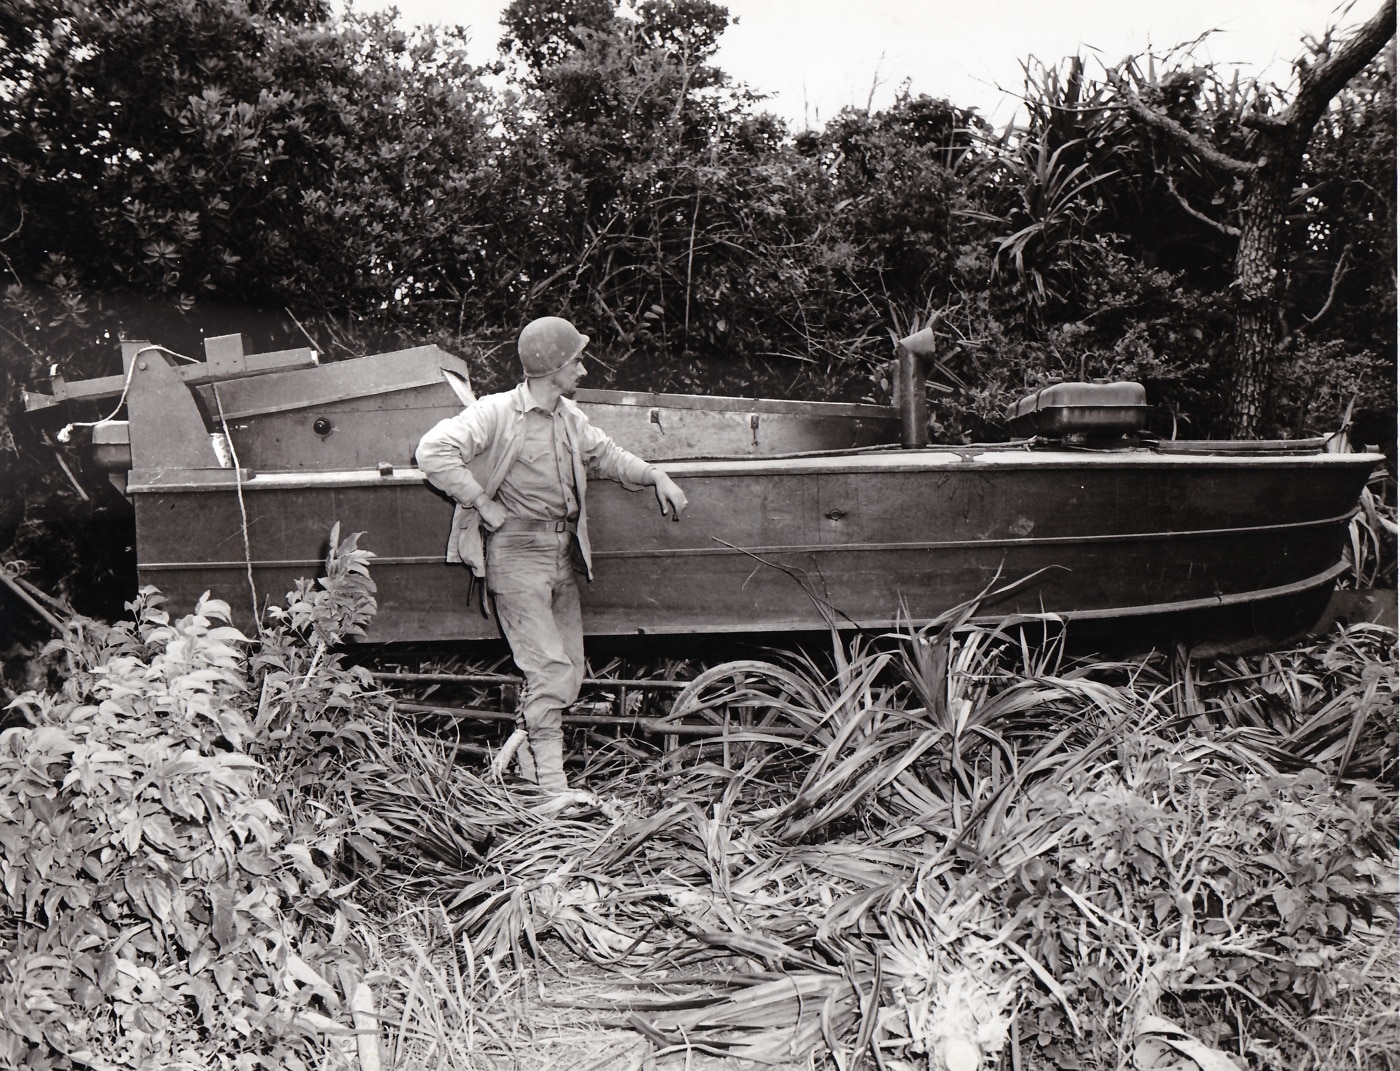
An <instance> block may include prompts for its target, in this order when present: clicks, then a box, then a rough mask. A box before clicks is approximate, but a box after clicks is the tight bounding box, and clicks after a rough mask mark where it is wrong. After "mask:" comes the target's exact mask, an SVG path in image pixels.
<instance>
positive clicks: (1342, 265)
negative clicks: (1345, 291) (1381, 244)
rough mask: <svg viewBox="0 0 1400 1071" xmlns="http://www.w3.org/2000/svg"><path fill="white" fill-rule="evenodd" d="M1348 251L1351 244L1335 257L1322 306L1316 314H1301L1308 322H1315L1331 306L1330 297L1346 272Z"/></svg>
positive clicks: (1334, 295) (1334, 294) (1331, 297)
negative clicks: (1335, 263) (1330, 281)
mask: <svg viewBox="0 0 1400 1071" xmlns="http://www.w3.org/2000/svg"><path fill="white" fill-rule="evenodd" d="M1350 253H1351V246H1347V247H1346V248H1345V249H1343V250H1342V255H1341V256H1339V257H1338V258H1337V266H1336V267H1335V268H1333V269H1332V285H1331V286H1330V287H1328V288H1327V300H1326V301H1324V302H1323V303H1322V308H1320V309H1318V310H1317V315H1316V316H1307V315H1304V316H1303V319H1305V320H1307V321H1308V323H1310V324H1315V323H1317V321H1318V320H1320V319H1322V318H1323V317H1324V316H1325V315H1327V310H1328V309H1330V308H1331V307H1332V299H1333V298H1334V297H1336V296H1337V284H1338V283H1340V282H1341V281H1342V276H1343V275H1344V274H1345V273H1346V268H1347V260H1348V259H1349V254H1350Z"/></svg>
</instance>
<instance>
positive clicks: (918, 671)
mask: <svg viewBox="0 0 1400 1071" xmlns="http://www.w3.org/2000/svg"><path fill="white" fill-rule="evenodd" d="M331 545H332V546H333V547H334V548H335V550H334V553H333V554H332V555H331V558H330V560H329V562H328V565H327V570H326V576H325V578H323V579H322V580H321V581H319V582H315V583H312V582H300V583H298V584H297V585H296V587H295V589H294V590H293V591H292V592H290V593H288V598H287V601H286V604H285V606H284V607H282V608H279V609H276V610H274V611H273V612H272V613H271V614H270V617H269V620H268V622H267V624H266V626H265V627H264V628H263V629H262V630H260V631H259V633H258V634H257V635H256V636H251V637H245V636H244V635H242V634H240V633H238V632H237V631H236V630H234V629H232V628H230V627H229V626H228V625H227V624H226V614H227V606H226V605H225V604H223V603H221V602H220V601H218V600H217V599H212V598H206V599H205V600H204V601H203V602H202V603H201V604H200V606H199V607H198V608H197V609H196V611H195V612H194V613H192V614H190V615H187V616H184V617H181V618H172V617H171V616H170V615H168V614H167V613H166V612H165V611H164V610H162V608H161V603H160V597H159V594H158V593H157V592H154V591H152V590H147V591H144V592H143V593H142V594H141V596H140V598H139V599H138V600H137V601H136V602H135V603H134V604H133V605H132V608H131V609H132V617H131V619H129V620H124V621H121V622H118V623H117V624H115V625H111V626H107V625H103V624H101V623H99V622H95V621H92V620H87V619H80V618H73V619H70V620H69V621H68V622H67V627H66V629H65V633H64V636H63V637H62V638H61V639H60V640H57V641H55V642H54V643H53V644H52V645H51V646H50V648H49V650H48V651H47V652H46V659H47V670H48V673H49V677H50V679H49V680H48V681H46V682H37V683H39V685H40V686H38V687H36V688H34V689H32V690H30V691H28V692H26V693H24V694H22V695H19V696H17V697H16V698H15V699H14V700H13V701H12V702H11V703H10V704H9V707H8V710H7V714H6V724H5V727H4V728H3V730H0V919H3V922H4V925H3V928H0V1053H3V1060H4V1062H5V1064H6V1066H15V1067H20V1066H25V1067H42V1068H53V1069H67V1068H78V1067H103V1068H109V1069H113V1071H115V1069H121V1068H138V1067H152V1066H160V1067H227V1068H259V1067H260V1068H268V1069H273V1068H299V1067H307V1068H310V1067H320V1068H336V1067H351V1066H357V1064H356V1061H358V1066H359V1067H361V1068H365V1069H368V1068H373V1067H378V1066H381V1062H380V1061H381V1059H382V1060H383V1064H382V1065H383V1066H392V1067H404V1068H408V1067H416V1068H441V1069H444V1071H447V1069H455V1071H466V1069H476V1068H486V1067H502V1066H514V1067H526V1068H534V1067H540V1068H543V1067H550V1066H563V1065H565V1064H566V1063H568V1062H577V1056H578V1049H577V1048H574V1049H573V1050H570V1049H568V1048H567V1047H564V1048H556V1047H554V1045H555V1043H554V1042H553V1041H552V1040H551V1039H550V1038H548V1037H546V1036H543V1031H542V1024H541V1025H537V1026H536V1027H534V1028H533V1029H536V1030H540V1031H541V1033H540V1035H536V1036H534V1037H531V1036H530V1034H529V1033H525V1034H523V1035H522V1030H524V1031H528V1030H530V1029H531V1027H530V1026H529V1024H528V1023H524V1022H522V1021H521V1017H522V1016H524V1015H527V1014H528V1005H529V1002H530V1000H531V999H534V998H531V997H530V994H531V993H532V992H539V991H541V990H542V988H543V986H544V985H545V984H548V985H549V986H550V987H551V988H552V989H553V995H552V997H551V1000H552V1002H553V1010H552V1013H551V1014H552V1015H553V1016H554V1017H555V1018H556V1019H557V1018H558V1017H559V1016H560V1014H561V1013H560V1008H561V1007H566V1006H569V1005H570V1003H571V1002H572V1006H574V1007H575V1008H576V1009H578V1010H579V1011H585V1010H586V1009H588V1008H590V1007H599V1008H606V1009H607V1011H608V1013H609V1019H608V1021H607V1022H605V1023H601V1024H596V1025H594V1026H593V1027H592V1028H591V1029H592V1031H593V1033H595V1034H598V1035H601V1036H603V1038H604V1041H603V1051H604V1052H606V1053H611V1054H613V1055H616V1054H617V1053H618V1052H620V1051H622V1050H624V1049H626V1048H627V1047H628V1046H629V1045H632V1044H634V1043H635V1042H636V1041H640V1045H641V1049H640V1051H639V1052H638V1053H637V1056H636V1059H637V1061H638V1063H639V1064H640V1063H642V1062H644V1061H645V1060H646V1059H648V1058H650V1056H651V1055H653V1054H655V1053H659V1052H664V1051H684V1052H686V1053H691V1052H708V1053H719V1054H724V1055H733V1056H737V1057H743V1058H752V1059H759V1060H765V1061H778V1062H784V1061H795V1062H798V1063H799V1064H800V1066H814V1065H815V1063H816V1062H817V1061H824V1064H823V1065H824V1066H839V1067H856V1066H867V1067H869V1066H884V1067H887V1068H894V1069H900V1071H913V1069H915V1068H920V1069H922V1068H929V1069H944V1068H946V1069H968V1071H972V1069H975V1068H977V1067H981V1066H988V1065H989V1063H990V1062H991V1061H995V1060H1001V1061H1002V1062H1003V1063H1005V1062H1006V1061H1010V1066H1015V1067H1025V1068H1028V1069H1034V1071H1039V1069H1049V1068H1084V1069H1086V1071H1087V1069H1100V1068H1102V1069H1109V1068H1122V1067H1125V1066H1133V1067H1136V1068H1140V1069H1142V1071H1167V1069H1168V1068H1184V1067H1185V1068H1197V1069H1199V1071H1216V1069H1225V1068H1251V1069H1258V1071H1285V1069H1291V1068H1295V1067H1299V1066H1307V1067H1328V1068H1355V1069H1358V1071H1360V1069H1368V1071H1369V1069H1372V1068H1375V1069H1381V1068H1390V1067H1393V1066H1394V1062H1393V1058H1394V1053H1395V1046H1396V1041H1397V1035H1396V1026H1395V1022H1394V1018H1393V1005H1394V999H1395V997H1396V995H1397V987H1400V979H1397V978H1396V977H1395V974H1394V965H1393V963H1392V962H1391V958H1390V957H1388V956H1386V955H1384V954H1383V951H1381V950H1384V949H1385V948H1388V947H1393V943H1394V941H1395V938H1396V916H1395V895H1396V883H1395V865H1396V852H1395V838H1396V821H1397V809H1396V774H1397V765H1396V745H1397V738H1396V728H1395V725H1394V719H1393V716H1392V715H1393V712H1394V709H1395V703H1396V676H1395V634H1394V632H1393V631H1390V630H1384V629H1380V628H1377V627H1375V626H1370V625H1361V626H1354V627H1351V628H1345V629H1341V628H1339V629H1337V630H1336V631H1334V632H1333V633H1332V634H1331V635H1330V636H1328V637H1325V638H1322V639H1319V640H1317V641H1316V642H1314V643H1311V644H1309V645H1307V646H1303V647H1299V648H1296V649H1294V650H1292V651H1287V652H1282V653H1278V654H1272V655H1266V656H1256V657H1253V658H1240V657H1232V658H1220V659H1212V660H1196V659H1191V658H1188V657H1186V656H1185V655H1184V653H1183V654H1179V655H1177V656H1176V657H1174V658H1171V657H1161V656H1155V655H1154V656H1151V657H1148V658H1145V659H1142V660H1140V661H1136V662H1083V661H1073V660H1070V659H1067V658H1066V657H1064V655H1063V653H1062V650H1061V648H1060V646H1059V644H1058V642H1057V641H1055V640H1053V639H1049V640H1045V641H1044V642H1041V643H1033V642H1027V640H1026V639H1025V638H1021V637H1019V636H1018V634H1017V633H1015V632H1013V631H1010V630H1009V629H1007V630H1004V629H986V628H977V627H972V626H969V625H968V624H966V622H965V613H966V612H967V608H964V611H963V612H962V614H959V615H954V616H951V617H950V618H949V619H948V620H946V621H945V622H943V623H941V624H940V625H938V626H934V627H930V628H927V629H923V630H919V631H905V632H901V633H897V634H894V635H890V636H886V637H881V638H877V639H859V640H856V641H853V642H850V643H849V644H848V643H846V642H845V641H842V640H839V639H836V640H835V641H834V643H833V645H832V648H831V651H830V652H829V654H828V655H809V656H807V657H805V658H804V657H793V658H792V659H790V660H788V662H787V664H785V665H775V664H772V663H763V662H753V661H747V662H742V663H733V664H730V665H727V666H717V667H712V668H710V669H708V670H706V671H705V672H702V673H699V674H698V675H694V676H693V679H692V680H691V683H690V685H689V686H688V687H686V688H685V689H684V690H683V691H682V692H681V693H680V694H679V695H678V696H677V697H676V700H675V706H674V708H673V709H672V711H671V714H672V715H675V716H681V715H684V716H685V718H686V721H687V724H691V725H694V724H699V723H703V722H704V721H705V720H706V719H711V720H712V721H718V720H723V719H727V718H732V719H736V721H735V723H734V724H732V725H731V726H730V727H729V729H728V730H727V731H726V732H725V733H724V734H723V736H722V737H721V736H718V735H714V736H711V737H709V738H708V739H706V738H697V737H694V736H688V737H685V738H682V739H680V740H678V741H673V742H672V743H671V745H670V746H669V747H665V746H659V745H663V742H664V740H665V736H664V733H665V729H664V727H662V728H658V729H657V730H656V732H655V733H654V734H653V735H651V736H650V737H649V738H646V737H643V736H641V735H638V734H637V733H636V732H635V731H634V732H633V733H632V734H631V735H630V738H629V737H627V736H622V735H619V736H617V737H616V738H612V739H609V738H607V737H606V736H603V735H600V734H599V733H598V732H597V731H596V730H592V731H590V732H588V734H587V735H588V737H589V740H590V744H589V746H588V747H586V748H583V749H580V750H581V751H582V752H583V755H584V763H585V765H584V768H583V770H582V771H581V772H579V773H578V774H577V779H578V780H579V781H580V782H581V783H586V784H589V785H590V786H591V787H592V788H593V789H595V790H596V791H597V793H598V795H592V794H588V793H577V794H575V796H574V797H573V798H572V799H570V798H568V797H564V798H560V799H552V800H551V799H546V798H542V797H540V796H539V795H538V794H537V793H536V792H535V791H534V790H533V789H532V788H530V787H527V786H520V785H512V784H511V783H509V782H506V783H503V782H502V780H501V779H500V777H499V776H498V775H493V774H492V772H491V770H490V768H489V767H488V766H487V765H486V764H485V763H484V762H480V763H479V762H478V761H477V760H475V759H473V758H471V757H470V755H471V750H470V749H471V747H472V745H470V744H468V745H466V749H467V750H466V753H465V754H462V753H459V750H458V749H460V748H462V746H463V745H462V742H461V741H460V739H459V737H458V734H457V733H455V732H447V733H445V734H444V733H442V732H439V733H438V735H436V736H434V735H432V734H430V733H428V732H427V727H426V724H425V723H415V721H414V720H413V718H412V716H411V715H409V714H408V713H406V712H405V711H404V710H403V709H401V708H399V707H398V706H397V704H396V701H395V700H394V699H393V698H392V697H390V696H388V695H386V694H385V693H383V692H382V691H381V690H380V689H379V688H377V687H376V686H375V682H374V681H373V679H372V678H371V676H370V674H369V673H367V672H366V671H364V670H362V669H358V668H355V667H353V666H350V665H347V664H346V663H345V661H344V659H343V656H342V655H341V654H338V653H336V646H337V644H338V643H339V641H341V640H342V639H344V638H345V637H347V636H350V635H353V634H355V632H356V631H357V630H358V629H360V628H362V627H363V626H364V624H365V623H366V622H367V621H368V619H369V616H370V615H371V614H372V613H373V612H374V609H375V589H374V584H373V581H372V580H371V578H370V575H369V564H370V563H369V559H370V558H371V557H372V556H371V555H369V554H368V553H367V552H364V551H361V550H359V549H358V548H357V545H356V539H355V538H354V537H351V538H349V539H346V540H341V539H340V538H339V534H338V533H333V534H332V538H331ZM40 668H42V667H40ZM663 668H664V669H665V670H666V672H667V673H668V675H670V676H673V677H674V676H680V677H681V678H682V679H685V678H688V677H691V676H692V674H694V671H695V669H696V668H697V667H695V666H693V665H689V664H686V663H680V664H670V665H667V666H665V667H663ZM672 694H674V693H672ZM737 719H744V720H745V721H746V722H747V723H748V725H749V728H746V729H743V730H742V731H741V730H740V728H739V725H738V722H737ZM715 727H716V729H718V726H717V725H716V726H715ZM583 740H584V733H583V732H580V734H579V737H578V741H579V742H583ZM565 956H567V957H569V959H567V960H563V961H562V963H561V958H562V957H565ZM563 963H572V964H574V966H572V967H569V968H567V969H568V970H569V972H570V973H572V974H574V975H575V984H574V985H572V986H568V985H566V984H565V983H563V982H561V981H558V980H554V978H553V973H554V971H556V970H558V969H559V968H560V967H561V966H562V965H563ZM581 972H591V973H587V975H586V977H587V978H589V979H590V981H589V982H588V983H587V984H585V985H582V986H580V985H579V983H578V975H579V974H580V973H581ZM546 979H550V980H549V981H548V982H547V983H546V981H545V980H546ZM600 990H601V991H600ZM572 1033H573V1034H574V1036H575V1037H576V1038H577V1036H578V1032H577V1031H573V1032H572ZM522 1036H524V1037H527V1038H530V1040H529V1041H528V1042H524V1043H522V1044H521V1046H520V1047H517V1046H516V1044H515V1043H513V1042H512V1038H519V1037H522ZM629 1037H630V1038H632V1039H634V1040H633V1041H628V1040H626V1039H627V1038H629ZM565 1044H566V1045H567V1042H566V1043H565Z"/></svg>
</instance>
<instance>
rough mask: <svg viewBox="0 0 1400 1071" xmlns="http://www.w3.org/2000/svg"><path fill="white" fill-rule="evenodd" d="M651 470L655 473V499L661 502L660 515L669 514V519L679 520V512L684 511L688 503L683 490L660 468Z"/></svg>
mask: <svg viewBox="0 0 1400 1071" xmlns="http://www.w3.org/2000/svg"><path fill="white" fill-rule="evenodd" d="M653 471H654V472H655V473H656V485H655V486H656V501H658V502H659V503H661V514H662V516H666V515H667V514H669V515H670V517H671V520H673V521H678V520H680V519H681V514H683V513H684V512H685V507H686V506H687V505H688V503H687V501H686V497H685V492H684V491H682V490H681V489H680V486H679V485H678V484H677V483H676V481H675V480H673V479H671V477H669V476H667V475H666V474H665V473H664V472H662V471H661V470H660V469H654V470H653Z"/></svg>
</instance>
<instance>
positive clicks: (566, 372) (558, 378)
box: [554, 354, 588, 398]
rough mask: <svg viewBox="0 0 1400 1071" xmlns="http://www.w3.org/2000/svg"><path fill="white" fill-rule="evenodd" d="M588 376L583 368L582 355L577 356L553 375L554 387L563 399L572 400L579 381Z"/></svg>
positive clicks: (586, 370)
mask: <svg viewBox="0 0 1400 1071" xmlns="http://www.w3.org/2000/svg"><path fill="white" fill-rule="evenodd" d="M586 375H588V369H586V368H584V366H583V355H582V354H579V355H578V356H577V357H575V358H574V359H573V360H572V361H570V362H569V363H568V364H566V365H565V366H564V367H563V368H561V369H559V371H557V372H555V373H554V382H555V385H556V386H558V388H559V393H560V394H562V395H563V396H564V397H565V398H572V397H573V396H574V395H575V394H576V393H577V392H578V385H579V381H580V380H582V379H583V377H584V376H586Z"/></svg>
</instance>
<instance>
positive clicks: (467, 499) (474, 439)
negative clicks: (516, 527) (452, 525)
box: [414, 403, 506, 530]
mask: <svg viewBox="0 0 1400 1071" xmlns="http://www.w3.org/2000/svg"><path fill="white" fill-rule="evenodd" d="M491 435H492V428H491V421H490V414H489V412H488V411H487V410H486V407H485V406H483V405H481V404H480V403H477V404H476V405H473V406H470V407H468V408H467V409H464V410H463V411H462V412H461V413H459V414H458V415H457V416H455V417H448V418H447V419H445V420H440V421H438V422H437V424H435V425H434V426H433V427H432V429H431V430H429V431H428V433H427V434H426V435H424V436H423V438H421V439H420V440H419V441H418V449H417V450H416V451H414V458H415V459H416V461H417V462H418V468H419V469H420V470H422V472H423V475H424V476H425V477H427V480H428V482H429V483H430V484H432V485H433V486H434V487H436V488H438V489H439V490H440V491H443V492H445V493H447V494H448V495H450V496H452V498H453V499H455V500H456V501H457V502H458V503H460V504H461V505H463V506H469V507H471V508H472V509H475V510H476V511H477V512H478V513H479V514H480V515H481V522H482V523H483V524H484V525H486V527H487V528H490V529H493V530H494V529H496V528H498V527H500V524H501V522H502V521H503V520H504V519H505V515H506V511H505V507H503V506H502V505H501V504H500V503H499V502H496V501H495V500H494V499H492V498H491V497H490V496H489V495H487V493H486V488H484V487H483V486H482V485H481V483H480V481H479V480H477V478H476V477H475V476H474V475H472V471H471V469H470V468H468V467H467V463H468V462H469V461H471V460H473V459H474V458H475V457H476V456H477V455H478V454H480V453H481V452H482V451H483V450H485V449H486V446H487V444H488V443H489V442H490V441H491Z"/></svg>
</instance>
